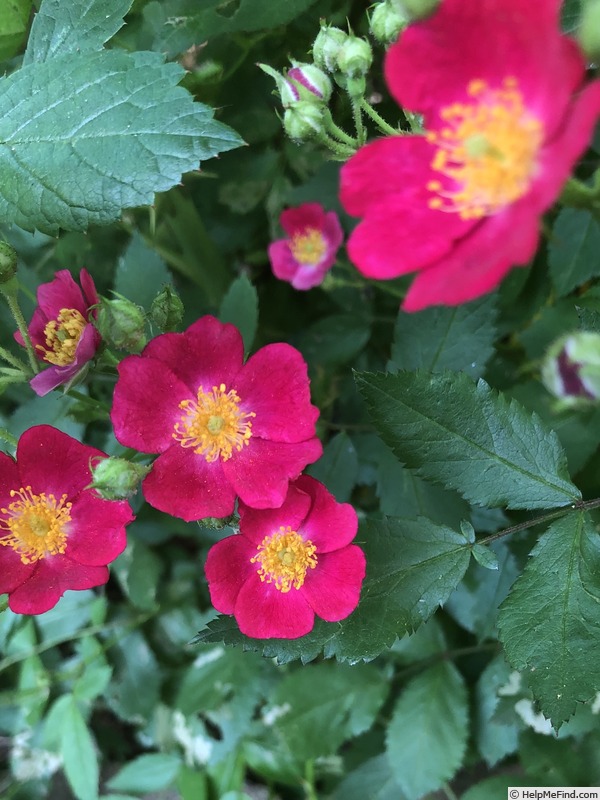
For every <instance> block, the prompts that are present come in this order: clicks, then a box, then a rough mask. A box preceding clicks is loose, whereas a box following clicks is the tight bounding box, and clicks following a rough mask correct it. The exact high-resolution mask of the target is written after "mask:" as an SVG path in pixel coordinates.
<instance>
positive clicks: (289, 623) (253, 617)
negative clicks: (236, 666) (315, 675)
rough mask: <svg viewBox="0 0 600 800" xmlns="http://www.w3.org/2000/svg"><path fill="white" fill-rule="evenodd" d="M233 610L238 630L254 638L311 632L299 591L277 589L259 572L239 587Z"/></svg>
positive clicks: (311, 620) (311, 619) (292, 636)
mask: <svg viewBox="0 0 600 800" xmlns="http://www.w3.org/2000/svg"><path fill="white" fill-rule="evenodd" d="M234 613H235V618H236V620H237V623H238V625H239V626H240V630H241V632H242V633H244V634H246V636H252V637H253V638H255V639H297V638H298V637H299V636H304V635H306V634H307V633H310V631H311V630H312V628H313V625H314V622H315V615H314V612H313V610H312V608H311V607H310V605H309V604H308V602H307V601H306V599H305V598H304V596H303V594H302V591H301V590H296V589H291V590H290V591H289V592H285V593H284V592H280V591H279V590H278V589H276V588H275V586H274V584H272V583H267V582H266V581H261V580H260V578H259V577H258V574H254V575H251V576H250V577H249V578H248V579H247V580H246V582H245V583H244V585H243V586H242V588H241V589H240V591H239V594H238V596H237V600H236V602H235V612H234Z"/></svg>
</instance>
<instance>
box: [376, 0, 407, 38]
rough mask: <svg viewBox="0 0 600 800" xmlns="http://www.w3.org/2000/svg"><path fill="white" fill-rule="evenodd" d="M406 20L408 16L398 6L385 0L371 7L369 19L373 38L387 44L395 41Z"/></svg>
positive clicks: (404, 26) (405, 24)
mask: <svg viewBox="0 0 600 800" xmlns="http://www.w3.org/2000/svg"><path fill="white" fill-rule="evenodd" d="M408 22H409V19H408V16H407V15H406V14H405V13H403V12H402V11H401V9H400V7H399V6H396V5H395V4H394V3H391V2H389V0H385V1H384V2H383V3H377V5H376V6H374V7H373V10H372V12H371V19H370V28H371V33H372V34H373V38H374V39H376V40H377V41H378V42H380V43H381V44H383V45H385V46H387V45H389V44H392V42H395V41H396V39H397V38H398V36H399V35H400V33H401V32H402V31H403V30H404V28H406V26H407V25H408Z"/></svg>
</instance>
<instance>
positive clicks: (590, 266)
mask: <svg viewBox="0 0 600 800" xmlns="http://www.w3.org/2000/svg"><path fill="white" fill-rule="evenodd" d="M599 249H600V224H599V223H598V221H597V220H596V218H595V217H593V216H592V215H591V214H590V213H589V211H583V210H582V209H579V208H563V209H562V210H561V212H560V213H559V215H558V217H557V218H556V222H555V223H554V227H553V229H552V236H551V238H550V242H549V244H548V250H549V252H548V264H549V266H550V275H551V276H552V281H553V283H554V285H555V286H556V289H557V291H558V294H559V295H561V296H562V295H565V294H568V293H569V292H570V291H571V290H572V289H575V288H576V287H577V286H580V285H581V284H582V283H585V281H587V280H588V279H589V278H592V277H594V276H595V275H598V273H599V271H600V268H599V266H598V250H599Z"/></svg>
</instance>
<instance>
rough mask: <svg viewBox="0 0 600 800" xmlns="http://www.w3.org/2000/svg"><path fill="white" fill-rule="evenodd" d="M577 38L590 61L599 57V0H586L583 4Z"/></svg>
mask: <svg viewBox="0 0 600 800" xmlns="http://www.w3.org/2000/svg"><path fill="white" fill-rule="evenodd" d="M577 38H578V39H579V44H580V45H581V49H582V50H583V52H584V53H585V55H586V56H587V57H588V58H589V59H590V61H597V60H598V59H599V58H600V0H587V2H586V3H584V4H583V8H582V10H581V20H580V23H579V31H578V33H577Z"/></svg>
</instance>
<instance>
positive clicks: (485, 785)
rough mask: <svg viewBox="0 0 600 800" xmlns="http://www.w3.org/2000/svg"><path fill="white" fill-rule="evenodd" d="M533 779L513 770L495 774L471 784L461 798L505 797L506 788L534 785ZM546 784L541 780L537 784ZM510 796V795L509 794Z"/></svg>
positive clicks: (467, 799) (465, 799)
mask: <svg viewBox="0 0 600 800" xmlns="http://www.w3.org/2000/svg"><path fill="white" fill-rule="evenodd" d="M532 785H533V782H532V780H531V779H528V778H525V777H523V776H522V775H518V774H515V773H514V772H513V771H511V772H507V773H506V774H504V775H494V777H493V778H486V779H485V780H484V781H481V783H477V784H475V786H471V787H470V788H469V789H468V790H467V791H466V792H465V793H464V794H463V795H461V798H460V800H491V798H496V797H498V798H500V797H501V798H502V799H503V800H504V798H505V797H506V796H507V794H506V790H507V789H509V788H511V787H513V786H519V787H520V786H532ZM544 785H545V784H544V783H543V782H542V781H540V782H539V783H536V786H544ZM508 797H510V795H508Z"/></svg>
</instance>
